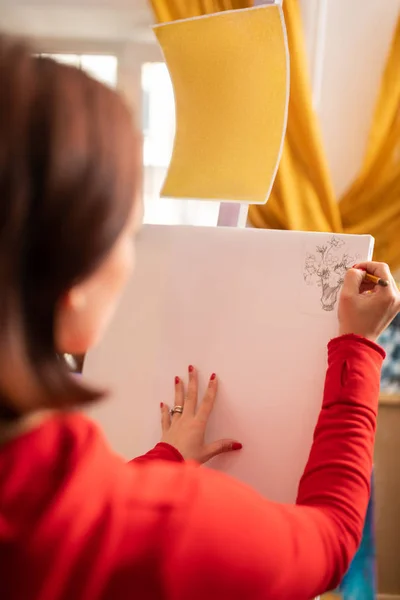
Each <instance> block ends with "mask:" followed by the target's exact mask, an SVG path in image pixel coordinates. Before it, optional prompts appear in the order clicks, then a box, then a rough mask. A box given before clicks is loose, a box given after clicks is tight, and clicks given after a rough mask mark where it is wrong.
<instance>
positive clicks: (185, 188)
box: [155, 6, 289, 204]
mask: <svg viewBox="0 0 400 600" xmlns="http://www.w3.org/2000/svg"><path fill="white" fill-rule="evenodd" d="M155 33H156V36H157V38H158V41H159V43H160V45H161V48H162V51H163V53H164V56H165V60H166V63H167V66H168V69H169V72H170V75H171V79H172V84H173V88H174V94H175V107H176V135H175V142H174V149H173V154H172V159H171V164H170V166H169V170H168V174H167V177H166V180H165V183H164V186H163V189H162V192H161V195H162V196H165V197H172V198H193V199H204V200H225V201H238V202H249V203H256V204H263V203H265V202H266V201H267V199H268V196H269V193H270V191H271V188H272V184H273V181H274V178H275V175H276V171H277V168H278V163H279V158H280V154H281V150H282V144H283V138H284V134H285V129H286V121H287V106H288V95H289V64H288V63H289V59H288V48H287V41H286V32H285V27H284V21H283V14H282V9H281V7H280V6H261V7H257V8H251V9H244V10H234V11H226V12H222V13H215V14H212V15H208V16H204V17H197V18H193V19H186V20H182V21H174V22H171V23H166V24H163V25H159V26H156V27H155Z"/></svg>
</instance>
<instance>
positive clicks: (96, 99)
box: [0, 36, 140, 419]
mask: <svg viewBox="0 0 400 600" xmlns="http://www.w3.org/2000/svg"><path fill="white" fill-rule="evenodd" d="M139 172H140V167H139V144H138V140H137V137H136V136H135V133H134V129H133V125H132V117H131V115H130V113H129V110H128V109H127V107H126V106H125V104H124V102H123V101H122V100H121V98H120V97H119V96H118V95H117V94H116V93H115V92H113V91H112V90H110V89H108V88H107V87H105V86H103V85H102V84H100V83H98V82H96V81H94V80H93V79H91V78H90V77H88V76H87V75H86V74H84V73H83V72H82V71H79V70H78V69H75V68H72V67H69V66H66V65H61V64H58V63H56V62H55V61H53V60H51V59H49V58H41V57H36V56H34V55H33V52H32V50H31V49H30V48H29V46H27V45H25V44H24V43H22V42H19V41H15V40H12V39H10V38H6V37H1V36H0V418H3V419H4V418H15V417H18V416H20V415H22V414H24V413H27V412H30V411H31V410H33V409H37V408H45V407H52V408H57V407H59V408H62V407H68V406H72V405H77V404H83V403H85V402H90V401H93V400H95V399H96V398H97V397H98V396H99V394H98V393H96V392H94V391H92V390H89V389H86V388H85V387H83V385H81V383H79V380H78V379H77V378H74V377H72V376H71V375H70V374H69V372H68V369H67V367H66V365H65V363H64V361H62V360H60V359H59V358H58V356H57V348H56V346H55V340H54V321H55V312H56V308H57V305H58V303H59V301H60V299H61V298H62V296H63V294H64V293H65V292H66V291H67V290H68V289H69V288H71V286H73V285H74V284H75V283H77V282H79V281H80V280H83V279H84V278H85V277H87V276H88V275H89V274H90V273H92V272H93V271H94V270H95V269H96V268H97V267H98V266H99V264H100V263H101V262H102V261H103V260H104V258H105V257H106V255H107V254H108V252H109V251H110V249H111V248H112V246H113V244H114V242H115V241H116V239H117V238H118V236H119V234H120V232H121V231H122V230H123V228H124V226H125V224H126V222H127V220H128V218H129V215H130V213H131V210H132V202H133V199H134V197H135V194H136V187H137V186H138V184H139V181H138V180H139Z"/></svg>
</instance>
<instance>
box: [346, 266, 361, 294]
mask: <svg viewBox="0 0 400 600" xmlns="http://www.w3.org/2000/svg"><path fill="white" fill-rule="evenodd" d="M364 276H365V273H364V271H361V270H360V269H349V270H348V271H347V272H346V275H345V277H344V282H343V288H342V293H343V294H345V295H347V296H353V295H358V294H359V293H360V287H361V284H362V282H363V281H364Z"/></svg>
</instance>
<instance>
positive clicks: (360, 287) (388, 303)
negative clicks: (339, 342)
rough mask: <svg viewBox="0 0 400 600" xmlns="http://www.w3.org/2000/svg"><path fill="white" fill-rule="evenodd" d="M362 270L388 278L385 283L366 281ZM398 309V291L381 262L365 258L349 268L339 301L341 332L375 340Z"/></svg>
mask: <svg viewBox="0 0 400 600" xmlns="http://www.w3.org/2000/svg"><path fill="white" fill-rule="evenodd" d="M365 272H368V273H370V274H371V275H375V276H376V277H380V278H381V279H386V280H387V281H389V285H388V286H387V287H382V286H380V285H374V284H370V283H368V282H367V281H365ZM399 311H400V292H399V290H398V288H397V285H396V282H395V280H394V279H393V276H392V274H391V272H390V269H389V267H388V266H387V265H385V264H384V263H377V262H364V263H360V264H358V265H356V267H355V268H353V269H349V270H348V271H347V273H346V277H345V280H344V284H343V288H342V292H341V296H340V302H339V329H340V335H346V334H350V333H353V334H356V335H360V336H362V337H364V338H367V339H369V340H372V341H374V342H375V341H376V340H377V339H378V338H379V336H380V335H381V333H382V332H383V331H384V330H385V329H386V327H387V326H388V325H389V324H390V323H391V321H392V320H393V319H394V318H395V316H396V315H397V314H398V312H399Z"/></svg>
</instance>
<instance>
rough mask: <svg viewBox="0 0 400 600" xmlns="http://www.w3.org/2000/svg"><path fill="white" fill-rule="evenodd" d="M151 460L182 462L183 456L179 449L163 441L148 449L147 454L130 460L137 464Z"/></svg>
mask: <svg viewBox="0 0 400 600" xmlns="http://www.w3.org/2000/svg"><path fill="white" fill-rule="evenodd" d="M151 460H169V461H172V462H183V461H184V458H183V456H182V454H181V453H180V452H179V450H177V449H176V448H174V446H170V444H164V443H163V442H160V443H159V444H157V446H155V448H153V449H152V450H150V452H147V454H144V455H143V456H138V457H137V458H134V459H133V460H131V461H130V462H131V463H133V464H138V463H146V462H148V461H151Z"/></svg>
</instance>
